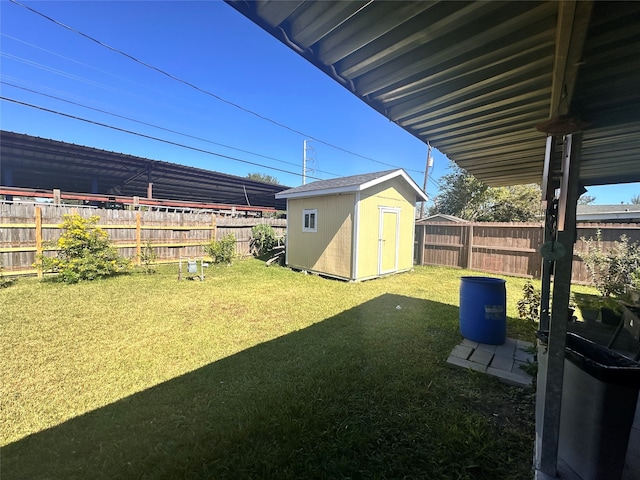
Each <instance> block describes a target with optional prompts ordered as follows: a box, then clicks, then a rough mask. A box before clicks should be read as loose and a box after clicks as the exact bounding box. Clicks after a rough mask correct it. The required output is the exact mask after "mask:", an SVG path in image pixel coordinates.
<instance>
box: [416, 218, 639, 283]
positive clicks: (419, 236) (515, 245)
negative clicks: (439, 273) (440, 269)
mask: <svg viewBox="0 0 640 480" xmlns="http://www.w3.org/2000/svg"><path fill="white" fill-rule="evenodd" d="M598 230H600V231H601V236H602V245H603V248H605V249H606V248H610V247H611V246H612V245H613V242H615V241H619V240H620V237H621V236H622V235H626V236H627V237H628V238H629V240H630V241H631V242H632V243H633V242H640V225H639V224H637V223H631V224H630V223H602V224H592V223H580V224H578V226H577V238H578V240H577V242H576V245H575V253H574V257H573V277H572V281H573V282H575V283H589V282H590V277H589V274H588V272H587V270H586V267H585V266H584V264H583V262H582V260H581V259H580V257H579V256H578V254H579V253H580V252H583V251H585V250H586V247H585V244H584V242H583V241H582V240H581V238H587V239H588V238H595V237H596V232H597V231H598ZM415 238H416V242H415V244H416V249H415V262H416V263H417V264H418V265H443V266H449V267H457V268H468V269H470V270H478V271H482V272H489V273H497V274H503V275H512V276H518V277H530V278H540V276H541V274H542V257H541V256H540V253H539V251H540V246H541V245H542V243H543V241H544V228H543V225H542V223H482V222H477V223H450V224H449V223H441V222H434V223H422V224H417V225H416V236H415Z"/></svg>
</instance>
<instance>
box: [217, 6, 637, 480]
mask: <svg viewBox="0 0 640 480" xmlns="http://www.w3.org/2000/svg"><path fill="white" fill-rule="evenodd" d="M227 1H228V3H229V4H230V5H232V6H233V7H234V8H235V9H237V10H238V11H239V12H241V13H242V14H244V15H245V16H247V17H248V18H249V19H251V20H252V21H253V22H255V23H256V24H258V25H260V26H261V27H262V28H263V29H265V30H266V31H268V32H270V33H271V34H272V35H273V36H275V37H276V38H278V39H279V40H280V41H282V42H283V43H284V44H286V45H287V46H289V47H290V48H292V49H293V50H295V51H296V52H298V53H299V54H300V55H301V56H303V57H304V58H306V59H307V60H309V61H310V62H311V63H313V64H314V65H316V66H317V67H318V68H319V69H320V70H322V71H323V72H325V73H326V74H327V75H329V76H330V77H332V78H334V79H335V80H336V81H337V82H339V83H340V84H341V85H343V86H344V87H345V88H347V89H348V90H350V91H351V92H353V93H354V94H355V95H356V96H358V97H359V98H360V99H362V100H363V101H364V102H366V103H367V104H369V105H370V106H371V107H373V108H374V109H376V110H377V111H379V112H380V113H381V114H382V115H384V116H386V117H387V118H389V119H390V120H391V121H393V122H395V123H396V124H398V125H399V126H401V127H402V128H404V129H405V130H407V131H408V132H409V133H411V134H412V135H414V136H415V137H417V138H419V139H421V140H422V141H424V142H425V143H429V144H430V145H432V146H433V147H436V148H437V149H438V150H440V151H441V152H442V153H444V154H446V155H447V156H448V157H449V158H450V159H451V160H453V161H454V162H456V163H457V164H458V165H460V166H461V167H463V168H465V169H467V170H468V171H469V172H471V173H472V174H474V175H475V176H476V177H477V178H479V179H480V180H482V181H484V182H485V183H487V184H489V185H492V186H500V185H513V184H522V183H531V182H536V183H542V185H543V192H544V193H543V196H544V199H543V200H544V205H545V207H546V208H547V224H548V226H549V227H550V228H547V230H546V238H547V240H548V241H549V242H551V243H550V244H551V245H557V244H561V247H562V248H563V249H564V251H565V254H564V256H563V257H562V258H558V259H557V260H555V261H553V262H552V261H548V262H545V263H546V267H545V283H544V284H543V290H546V293H547V294H546V295H545V299H546V301H548V300H549V297H550V295H549V289H550V283H549V279H550V275H551V271H552V269H553V270H554V278H555V282H554V285H553V294H552V295H551V296H552V297H553V305H554V310H553V312H552V317H551V319H549V318H548V317H547V316H546V315H545V313H543V315H542V318H541V328H542V329H546V328H547V327H548V328H549V329H550V333H549V364H548V369H547V371H546V372H541V376H540V381H539V391H540V392H541V396H539V404H540V405H539V406H540V407H541V411H540V415H539V416H538V419H537V432H538V439H537V440H538V441H537V453H536V466H537V468H538V469H539V470H540V471H541V472H542V473H543V474H546V475H549V476H552V477H553V476H555V475H556V474H557V466H558V461H557V460H558V457H557V452H558V432H559V405H560V399H561V395H562V374H563V368H564V347H565V334H566V322H567V318H566V311H567V310H566V308H567V305H568V300H569V289H570V274H571V260H572V256H573V255H572V254H573V244H574V242H575V238H574V237H575V228H574V227H575V210H576V203H577V199H578V196H579V195H580V192H581V189H582V187H584V186H589V185H605V184H614V183H625V182H639V181H640V134H639V132H640V3H639V2H608V1H593V2H592V1H580V2H567V1H544V2H486V1H475V2H451V1H416V2H384V1H353V2H325V1H304V2H303V1H280V0H265V1H258V2H248V1H242V0H227ZM536 125H538V126H539V128H540V130H538V129H536V128H535V127H536ZM557 188H560V194H559V195H558V198H554V197H555V193H556V189H557ZM546 313H548V311H547V312H546ZM549 320H550V321H549ZM547 373H548V375H547Z"/></svg>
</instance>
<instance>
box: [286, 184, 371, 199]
mask: <svg viewBox="0 0 640 480" xmlns="http://www.w3.org/2000/svg"><path fill="white" fill-rule="evenodd" d="M358 190H361V188H360V185H346V186H344V187H335V188H324V189H322V190H307V191H306V192H295V193H288V194H283V193H276V198H277V199H278V200H279V199H281V198H305V197H319V196H321V195H335V194H336V193H351V192H357V191H358Z"/></svg>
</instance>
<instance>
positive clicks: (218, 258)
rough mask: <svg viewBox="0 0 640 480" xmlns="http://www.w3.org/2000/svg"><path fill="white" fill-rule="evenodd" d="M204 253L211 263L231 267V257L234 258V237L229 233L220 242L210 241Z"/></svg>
mask: <svg viewBox="0 0 640 480" xmlns="http://www.w3.org/2000/svg"><path fill="white" fill-rule="evenodd" d="M206 251H207V253H208V254H209V256H210V257H211V262H212V263H215V264H216V265H220V264H227V265H231V263H232V262H233V257H235V256H236V237H234V236H233V234H232V233H229V234H227V235H225V236H224V237H222V239H221V240H212V241H211V243H210V244H209V245H208V246H207V248H206Z"/></svg>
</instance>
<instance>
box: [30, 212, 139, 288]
mask: <svg viewBox="0 0 640 480" xmlns="http://www.w3.org/2000/svg"><path fill="white" fill-rule="evenodd" d="M63 219H64V220H63V222H62V225H60V228H61V229H62V230H63V233H62V235H60V238H59V239H58V242H57V244H56V245H57V247H58V252H57V255H56V256H53V257H51V256H47V255H44V254H40V255H38V256H37V257H36V259H37V260H39V262H38V263H36V264H35V266H36V268H39V269H41V270H42V271H45V272H54V273H58V279H59V280H61V281H63V282H65V283H76V282H79V281H80V280H95V279H98V278H102V277H108V276H110V275H115V274H117V273H122V272H126V271H127V270H128V269H129V268H130V266H131V262H129V260H128V259H126V258H124V257H122V256H120V255H118V252H117V250H116V249H115V247H113V246H112V245H111V241H110V240H109V235H108V234H107V232H105V231H104V230H103V229H101V228H100V227H98V226H96V223H97V222H98V220H100V217H98V216H97V215H95V216H92V217H89V218H83V217H81V216H80V215H78V214H69V215H65V216H64V217H63Z"/></svg>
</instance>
